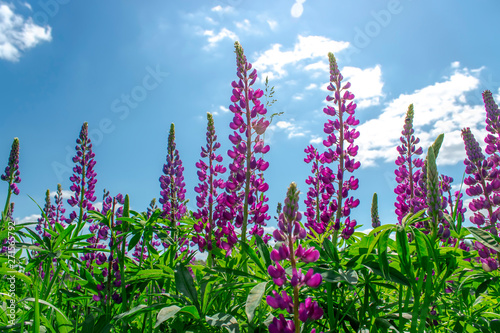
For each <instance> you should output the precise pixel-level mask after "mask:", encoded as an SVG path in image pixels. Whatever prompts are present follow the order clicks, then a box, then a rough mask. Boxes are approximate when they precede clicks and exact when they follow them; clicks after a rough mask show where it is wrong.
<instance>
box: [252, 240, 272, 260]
mask: <svg viewBox="0 0 500 333" xmlns="http://www.w3.org/2000/svg"><path fill="white" fill-rule="evenodd" d="M255 242H256V243H257V249H258V250H259V253H260V256H261V257H262V258H264V261H265V262H266V267H269V266H271V265H272V262H271V256H270V254H269V249H268V248H267V245H266V244H265V243H264V241H263V240H262V238H261V237H260V236H259V235H255Z"/></svg>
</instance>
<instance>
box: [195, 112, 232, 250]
mask: <svg viewBox="0 0 500 333" xmlns="http://www.w3.org/2000/svg"><path fill="white" fill-rule="evenodd" d="M207 122H208V125H207V135H206V136H207V145H206V147H202V148H201V157H202V159H201V160H200V161H199V162H197V163H196V166H197V167H198V168H199V169H200V170H199V171H198V179H199V180H200V182H201V183H200V184H199V185H198V186H197V187H195V188H194V190H195V192H196V193H199V194H198V196H196V205H197V206H198V210H197V211H196V212H194V213H193V216H194V218H196V219H200V221H199V222H198V223H196V224H195V225H194V229H195V231H196V233H197V235H196V236H193V238H192V239H191V240H192V241H193V243H195V244H198V248H199V250H200V252H204V251H205V250H208V251H212V247H213V244H212V242H213V231H214V220H216V219H217V216H218V214H217V212H216V211H215V210H214V208H215V205H216V203H217V202H216V198H217V196H218V193H217V189H221V190H223V189H224V188H225V183H224V181H223V180H222V179H219V178H217V176H219V174H223V173H224V172H226V168H225V167H223V166H222V165H221V164H217V162H219V163H220V162H222V156H221V155H217V154H216V151H217V149H218V148H220V143H219V142H217V135H216V134H215V126H214V119H213V117H212V115H211V114H210V113H207ZM203 158H207V162H208V164H207V163H205V161H204V160H203ZM214 217H215V218H214ZM221 241H222V239H221V238H219V239H217V242H221Z"/></svg>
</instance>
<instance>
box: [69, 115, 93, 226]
mask: <svg viewBox="0 0 500 333" xmlns="http://www.w3.org/2000/svg"><path fill="white" fill-rule="evenodd" d="M76 143H77V146H76V156H75V157H73V162H74V163H75V164H76V165H75V166H74V167H73V172H74V173H73V175H72V176H71V177H70V180H71V181H72V182H73V184H72V185H71V187H70V190H71V191H73V193H74V194H73V196H72V197H71V198H69V199H68V203H69V204H70V206H71V207H75V206H76V207H78V208H79V213H78V214H77V213H76V212H75V211H72V212H71V213H70V215H69V218H67V219H66V222H67V223H72V222H73V221H74V220H75V219H76V218H77V217H78V224H79V227H78V229H79V230H76V232H77V233H78V232H80V230H81V228H82V225H81V223H82V222H83V221H86V220H87V213H86V211H87V210H94V209H95V208H94V206H93V205H92V203H93V202H95V201H96V199H97V198H96V196H95V184H96V183H97V179H96V178H95V177H96V175H97V173H96V172H95V171H94V166H95V164H96V162H95V160H94V157H95V154H94V152H93V151H92V143H91V141H90V138H89V136H88V123H86V122H85V123H83V125H82V129H81V131H80V135H79V137H78V139H77V140H76Z"/></svg>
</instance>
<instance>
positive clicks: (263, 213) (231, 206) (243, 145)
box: [216, 42, 270, 250]
mask: <svg viewBox="0 0 500 333" xmlns="http://www.w3.org/2000/svg"><path fill="white" fill-rule="evenodd" d="M234 46H235V52H236V64H237V72H236V75H237V76H238V78H239V80H238V81H233V82H232V83H231V85H232V87H233V91H232V96H231V102H232V103H233V104H232V105H230V106H229V110H230V111H231V112H232V113H233V114H234V117H233V120H232V122H231V123H230V124H229V126H230V128H231V129H232V130H234V132H233V134H232V135H230V136H229V140H230V141H231V143H232V144H233V148H232V149H231V150H229V151H228V155H229V157H230V158H231V159H232V162H231V163H230V165H229V170H230V174H229V177H228V180H227V182H226V184H225V188H226V193H225V195H223V196H219V197H218V199H217V201H218V207H217V208H216V210H217V211H218V218H219V220H218V222H217V223H218V231H217V235H216V237H219V238H220V237H222V236H225V239H227V241H221V242H220V243H219V244H218V245H219V246H220V247H221V248H223V249H226V250H229V249H231V248H232V246H233V245H234V244H235V243H236V241H237V238H236V237H235V236H236V234H235V232H234V228H235V227H236V228H241V241H242V242H243V243H246V241H247V239H246V237H247V231H248V224H254V227H253V228H252V229H251V230H250V232H249V233H250V234H258V235H262V234H263V227H264V226H266V225H267V224H266V221H267V220H269V219H270V216H269V215H268V214H267V211H268V209H269V206H268V205H267V204H266V202H267V201H268V198H267V197H266V196H265V192H266V191H267V190H268V189H269V185H268V184H267V183H266V181H265V179H264V176H263V172H264V171H265V170H266V169H267V168H268V167H269V163H268V162H266V161H265V160H264V159H263V158H262V157H258V156H257V154H261V155H262V156H263V155H264V154H266V153H267V152H268V151H269V146H268V145H265V144H264V140H263V138H262V137H261V135H263V134H264V132H265V130H266V128H267V127H268V126H269V121H267V120H265V119H264V117H263V116H264V115H265V114H266V113H267V110H266V108H265V107H264V104H262V103H261V101H260V98H261V97H262V96H263V94H264V92H263V91H262V90H260V89H257V90H254V89H253V88H252V86H253V84H254V83H255V81H256V80H257V71H256V70H255V69H253V70H252V64H250V63H249V62H247V59H246V57H245V54H244V51H243V48H242V47H241V45H240V44H239V43H238V42H235V44H234Z"/></svg>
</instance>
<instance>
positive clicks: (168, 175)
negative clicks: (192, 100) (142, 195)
mask: <svg viewBox="0 0 500 333" xmlns="http://www.w3.org/2000/svg"><path fill="white" fill-rule="evenodd" d="M183 172H184V167H183V166H182V160H181V159H180V156H179V151H178V150H177V149H176V143H175V126H174V124H173V123H172V124H171V125H170V132H169V135H168V146H167V163H166V164H164V165H163V173H164V174H163V175H161V176H160V186H161V192H160V200H159V201H160V203H161V204H162V205H163V206H162V208H163V214H162V216H163V217H166V218H168V219H169V220H170V223H171V225H172V226H173V225H176V224H177V222H178V221H179V220H180V219H182V218H183V217H184V215H185V214H186V206H185V205H184V203H185V200H186V189H185V188H184V187H185V186H186V184H185V183H184V175H183Z"/></svg>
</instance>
